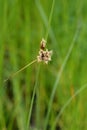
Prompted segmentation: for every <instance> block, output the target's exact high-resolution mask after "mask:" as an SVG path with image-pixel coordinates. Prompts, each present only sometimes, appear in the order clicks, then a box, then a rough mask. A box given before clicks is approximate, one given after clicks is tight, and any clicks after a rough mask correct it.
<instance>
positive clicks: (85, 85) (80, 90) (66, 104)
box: [52, 83, 87, 130]
mask: <svg viewBox="0 0 87 130" xmlns="http://www.w3.org/2000/svg"><path fill="white" fill-rule="evenodd" d="M85 88H87V83H86V84H84V85H83V86H82V87H81V88H80V89H78V90H77V91H76V92H75V94H74V95H73V96H72V97H70V98H69V99H68V101H67V102H66V103H65V105H64V106H63V107H62V109H61V111H60V112H59V114H58V115H57V117H56V119H55V121H54V123H53V126H52V130H54V128H55V125H56V123H57V122H58V120H59V118H60V116H61V115H62V113H63V112H64V110H65V109H66V107H67V106H68V105H69V104H70V103H71V101H72V99H73V98H74V97H76V96H77V95H78V94H79V93H81V92H82V91H83V90H84V89H85Z"/></svg>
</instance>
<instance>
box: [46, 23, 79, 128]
mask: <svg viewBox="0 0 87 130" xmlns="http://www.w3.org/2000/svg"><path fill="white" fill-rule="evenodd" d="M80 28H81V25H80V24H79V25H77V30H76V32H75V35H74V37H73V40H72V42H71V44H70V47H69V50H68V52H67V54H66V56H65V59H64V61H63V64H62V66H61V69H60V70H59V72H58V75H57V78H56V80H55V83H54V86H53V90H52V93H51V97H50V101H49V105H48V106H49V107H48V111H47V116H46V120H45V127H44V130H46V129H47V125H48V120H49V116H50V112H51V108H52V103H53V99H54V95H55V92H56V89H57V87H58V84H59V81H60V78H61V76H62V72H63V71H64V69H65V66H66V64H67V61H68V59H69V57H70V54H71V52H72V49H73V47H74V44H75V43H76V40H77V38H78V36H79V31H80Z"/></svg>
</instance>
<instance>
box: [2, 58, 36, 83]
mask: <svg viewBox="0 0 87 130" xmlns="http://www.w3.org/2000/svg"><path fill="white" fill-rule="evenodd" d="M36 61H37V59H35V60H33V61H32V62H30V63H28V64H27V65H25V66H24V67H22V68H21V69H20V70H18V71H17V72H15V73H13V74H11V75H10V76H9V78H8V79H5V80H4V82H6V81H8V80H9V79H11V78H13V77H14V76H16V75H17V74H18V73H19V72H21V71H23V70H24V69H26V68H27V67H29V66H30V65H32V64H33V63H35V62H36Z"/></svg>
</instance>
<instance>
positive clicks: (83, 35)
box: [0, 0, 87, 130]
mask: <svg viewBox="0 0 87 130" xmlns="http://www.w3.org/2000/svg"><path fill="white" fill-rule="evenodd" d="M51 6H52V0H49V1H47V0H0V130H26V122H27V118H28V112H29V109H30V103H31V98H32V93H33V89H34V85H35V83H36V82H37V89H36V94H35V98H34V103H33V109H32V115H31V121H30V125H31V127H34V128H37V130H39V128H40V129H41V130H43V127H44V122H45V119H46V113H47V110H48V108H49V100H50V96H51V93H52V90H53V86H54V83H55V80H56V78H57V75H58V72H59V70H60V68H61V66H62V64H63V62H64V58H65V56H66V54H67V52H68V49H69V47H70V45H71V43H72V40H73V38H74V35H75V33H76V30H78V26H79V24H80V26H81V29H80V32H79V35H78V37H77V39H76V42H75V45H74V48H73V50H72V53H71V55H70V57H69V60H68V61H67V64H66V66H65V68H64V71H63V73H62V76H61V79H60V82H59V84H58V86H57V90H56V93H55V97H54V100H53V103H52V109H51V114H50V117H49V121H48V126H47V130H51V126H52V124H53V123H54V121H55V118H56V116H57V115H58V113H59V112H60V110H61V109H62V107H63V105H64V104H65V103H66V102H67V100H68V99H69V98H70V97H71V96H73V95H74V93H75V92H76V91H77V90H78V89H79V88H80V87H81V85H83V84H84V83H86V82H87V60H86V57H87V1H86V0H83V1H82V0H55V7H54V12H53V16H52V22H51V26H50V30H49V36H48V41H47V47H48V48H49V50H53V56H52V61H51V62H50V63H49V64H48V65H45V64H43V63H41V66H40V72H39V77H38V81H36V78H37V71H38V63H34V64H33V65H32V66H30V67H28V68H27V69H25V70H24V71H22V72H21V73H19V74H18V75H16V76H15V77H14V78H12V79H10V80H8V81H7V82H6V83H4V82H3V81H4V79H6V78H8V77H9V75H10V74H12V73H14V72H16V71H17V70H19V69H20V68H21V67H23V66H24V65H26V64H27V63H29V62H31V61H33V60H34V59H36V57H37V55H38V51H39V46H40V41H41V39H42V38H44V37H45V35H46V31H47V27H48V18H49V15H50V11H51ZM82 129H83V130H87V90H86V89H85V90H84V91H83V92H81V93H80V94H79V95H78V96H76V97H75V98H73V100H72V102H71V103H70V104H69V105H68V107H67V109H65V111H64V112H63V114H62V115H61V117H60V119H59V120H58V123H57V124H56V128H55V130H82ZM32 130H33V128H32Z"/></svg>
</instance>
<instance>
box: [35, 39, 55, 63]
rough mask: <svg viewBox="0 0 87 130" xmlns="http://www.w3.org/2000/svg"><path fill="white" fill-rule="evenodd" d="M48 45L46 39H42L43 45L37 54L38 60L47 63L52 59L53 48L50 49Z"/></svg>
mask: <svg viewBox="0 0 87 130" xmlns="http://www.w3.org/2000/svg"><path fill="white" fill-rule="evenodd" d="M45 47H46V41H45V40H44V39H42V41H41V47H40V50H39V55H38V56H37V61H38V62H41V61H44V62H45V63H46V64H48V62H49V61H51V56H52V53H53V52H52V50H51V51H48V49H46V48H45Z"/></svg>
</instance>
